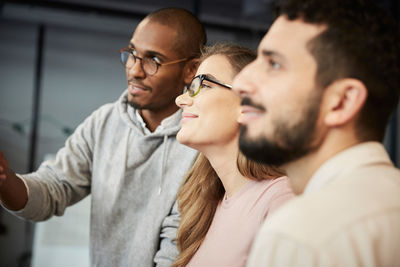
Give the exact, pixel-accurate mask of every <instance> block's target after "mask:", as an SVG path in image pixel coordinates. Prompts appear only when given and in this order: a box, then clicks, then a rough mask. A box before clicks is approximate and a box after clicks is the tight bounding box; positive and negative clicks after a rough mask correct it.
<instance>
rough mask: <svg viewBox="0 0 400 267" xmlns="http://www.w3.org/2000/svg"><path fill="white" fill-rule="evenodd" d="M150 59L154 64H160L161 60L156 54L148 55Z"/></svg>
mask: <svg viewBox="0 0 400 267" xmlns="http://www.w3.org/2000/svg"><path fill="white" fill-rule="evenodd" d="M150 59H151V61H153V62H154V63H156V64H161V60H160V59H159V58H158V57H156V56H153V57H150Z"/></svg>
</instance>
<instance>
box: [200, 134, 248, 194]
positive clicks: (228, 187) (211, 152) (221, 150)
mask: <svg viewBox="0 0 400 267" xmlns="http://www.w3.org/2000/svg"><path fill="white" fill-rule="evenodd" d="M202 152H203V154H204V155H205V156H206V157H207V159H208V160H209V161H210V163H211V165H212V167H213V169H214V170H215V172H216V173H217V175H218V177H219V179H220V180H221V182H222V184H223V186H224V188H225V192H226V195H227V197H231V196H232V195H233V194H235V193H236V192H237V191H239V189H240V188H241V187H242V186H243V185H244V184H246V183H247V182H248V181H249V179H248V178H246V177H244V176H243V175H241V174H240V172H239V169H238V167H237V163H236V162H237V157H238V153H239V150H238V144H237V142H234V143H229V144H224V145H219V146H214V145H212V148H208V149H207V150H206V151H202Z"/></svg>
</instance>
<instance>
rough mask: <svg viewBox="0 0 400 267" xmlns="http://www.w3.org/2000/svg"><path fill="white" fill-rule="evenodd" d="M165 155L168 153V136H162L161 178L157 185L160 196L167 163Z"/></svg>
mask: <svg viewBox="0 0 400 267" xmlns="http://www.w3.org/2000/svg"><path fill="white" fill-rule="evenodd" d="M167 153H168V136H167V135H164V141H163V153H162V162H161V177H160V184H159V185H158V194H159V195H160V194H161V189H162V185H163V182H164V174H165V166H166V163H167V158H168V157H167Z"/></svg>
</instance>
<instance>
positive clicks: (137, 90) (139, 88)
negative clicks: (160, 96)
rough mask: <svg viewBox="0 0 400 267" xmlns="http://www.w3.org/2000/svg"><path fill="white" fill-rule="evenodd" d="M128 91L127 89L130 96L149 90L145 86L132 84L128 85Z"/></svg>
mask: <svg viewBox="0 0 400 267" xmlns="http://www.w3.org/2000/svg"><path fill="white" fill-rule="evenodd" d="M128 89H129V93H130V94H132V95H139V94H142V93H144V92H146V91H151V90H150V88H148V87H146V86H143V85H139V84H134V83H130V84H129V85H128Z"/></svg>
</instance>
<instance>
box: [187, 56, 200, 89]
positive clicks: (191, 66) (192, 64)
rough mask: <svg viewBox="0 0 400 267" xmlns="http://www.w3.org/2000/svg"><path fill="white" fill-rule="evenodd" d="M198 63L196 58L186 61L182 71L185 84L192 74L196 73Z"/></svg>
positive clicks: (191, 77)
mask: <svg viewBox="0 0 400 267" xmlns="http://www.w3.org/2000/svg"><path fill="white" fill-rule="evenodd" d="M199 64H200V61H199V59H198V58H193V59H191V60H189V61H188V62H187V63H186V65H185V68H184V70H183V71H184V73H183V75H184V77H183V80H184V82H185V84H189V83H190V82H191V81H192V79H193V77H194V75H196V71H197V68H198V67H199Z"/></svg>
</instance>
